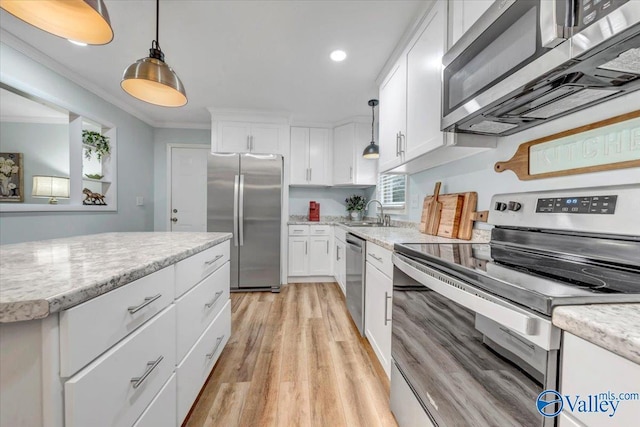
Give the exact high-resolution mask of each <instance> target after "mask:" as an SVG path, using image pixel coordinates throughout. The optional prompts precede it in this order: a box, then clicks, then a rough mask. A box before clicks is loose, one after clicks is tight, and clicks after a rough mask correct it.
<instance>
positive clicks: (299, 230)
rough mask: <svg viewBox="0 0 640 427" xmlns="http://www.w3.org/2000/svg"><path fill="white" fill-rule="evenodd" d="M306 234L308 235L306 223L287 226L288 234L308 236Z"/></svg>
mask: <svg viewBox="0 0 640 427" xmlns="http://www.w3.org/2000/svg"><path fill="white" fill-rule="evenodd" d="M308 235H309V226H308V225H290V226H289V236H308Z"/></svg>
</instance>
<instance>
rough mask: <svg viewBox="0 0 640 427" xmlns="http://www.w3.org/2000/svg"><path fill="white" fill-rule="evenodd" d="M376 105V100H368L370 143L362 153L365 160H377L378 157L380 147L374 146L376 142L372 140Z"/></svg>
mask: <svg viewBox="0 0 640 427" xmlns="http://www.w3.org/2000/svg"><path fill="white" fill-rule="evenodd" d="M376 105H378V100H377V99H370V100H369V107H371V143H370V144H369V145H367V148H365V149H364V151H363V152H362V157H364V158H365V159H377V158H379V157H380V147H379V146H378V144H376V140H375V139H373V125H374V123H375V121H376Z"/></svg>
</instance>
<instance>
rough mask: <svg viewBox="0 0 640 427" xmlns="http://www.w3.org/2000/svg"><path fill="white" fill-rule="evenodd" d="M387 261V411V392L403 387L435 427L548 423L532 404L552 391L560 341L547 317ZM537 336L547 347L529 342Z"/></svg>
mask: <svg viewBox="0 0 640 427" xmlns="http://www.w3.org/2000/svg"><path fill="white" fill-rule="evenodd" d="M393 258H394V265H395V268H394V276H393V278H394V286H393V329H392V331H393V332H392V358H393V363H394V373H396V372H395V369H397V371H399V374H400V375H395V376H392V384H391V390H392V396H391V401H392V410H394V405H393V402H394V401H397V399H396V397H395V396H394V395H393V393H394V390H401V389H402V388H404V389H411V390H412V391H413V393H414V395H415V397H416V399H417V400H418V402H419V404H420V405H421V406H422V408H423V409H424V411H425V412H426V413H427V414H428V416H429V417H430V419H431V421H432V422H433V424H434V425H436V426H474V427H476V426H497V425H526V426H553V425H555V420H554V419H553V418H545V417H543V416H542V415H541V414H540V413H539V412H538V410H537V406H536V399H537V398H538V395H539V394H540V393H541V392H542V391H544V390H546V389H556V386H557V365H558V348H559V340H560V337H559V333H556V330H555V328H553V327H551V326H550V324H549V325H547V324H546V322H548V319H544V318H542V317H539V316H537V315H535V314H532V313H529V312H527V311H525V310H522V309H519V308H517V307H515V306H513V305H511V304H509V303H505V304H501V303H500V302H497V301H496V298H495V297H491V296H488V295H486V294H485V293H483V292H482V291H480V290H473V289H472V287H471V286H470V285H468V284H465V283H462V282H459V281H458V280H457V279H455V278H447V277H444V276H442V273H440V272H439V271H437V270H435V269H432V268H430V267H429V266H425V265H423V264H422V263H420V262H418V261H415V260H413V259H411V258H407V257H405V256H403V255H399V254H397V253H396V254H394V257H393ZM511 310H513V311H511ZM549 327H550V328H551V329H549ZM545 335H549V336H551V335H552V336H553V337H552V339H551V344H552V345H550V346H548V347H555V348H553V349H545V348H543V347H542V346H540V345H537V344H534V343H533V342H532V341H531V340H530V339H529V338H530V337H536V339H535V340H539V339H540V338H544V339H548V338H549V337H546V338H545V337H544V336H545ZM535 340H534V341H535ZM398 381H401V382H404V381H406V383H407V385H408V387H407V386H404V385H403V386H398ZM403 399H405V400H406V397H404V398H403ZM400 406H401V405H400ZM396 407H398V405H396ZM394 414H395V412H394ZM395 415H396V419H398V420H402V419H407V417H406V415H405V414H395ZM401 427H403V426H401Z"/></svg>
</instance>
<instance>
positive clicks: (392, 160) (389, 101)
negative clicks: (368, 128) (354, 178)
mask: <svg viewBox="0 0 640 427" xmlns="http://www.w3.org/2000/svg"><path fill="white" fill-rule="evenodd" d="M438 102H439V101H438ZM379 111H380V141H379V144H380V159H379V168H380V171H381V172H385V171H388V170H389V169H393V168H394V167H396V166H399V165H400V164H401V163H402V155H401V154H400V147H398V139H397V135H398V133H399V132H402V134H403V135H404V134H405V127H406V124H407V61H406V58H405V57H402V58H400V60H399V61H398V66H397V67H396V69H395V70H394V71H393V72H392V74H391V76H390V77H389V79H388V80H387V81H386V82H385V83H384V84H383V85H382V86H381V87H380V109H379Z"/></svg>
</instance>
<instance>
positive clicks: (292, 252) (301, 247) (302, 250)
mask: <svg viewBox="0 0 640 427" xmlns="http://www.w3.org/2000/svg"><path fill="white" fill-rule="evenodd" d="M308 273H309V238H308V237H289V276H306V275H307V274H308Z"/></svg>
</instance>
